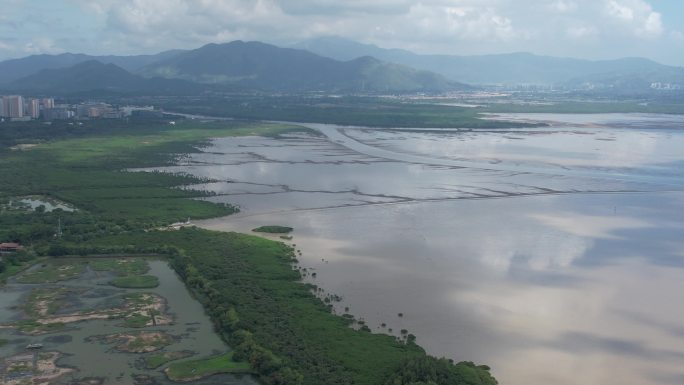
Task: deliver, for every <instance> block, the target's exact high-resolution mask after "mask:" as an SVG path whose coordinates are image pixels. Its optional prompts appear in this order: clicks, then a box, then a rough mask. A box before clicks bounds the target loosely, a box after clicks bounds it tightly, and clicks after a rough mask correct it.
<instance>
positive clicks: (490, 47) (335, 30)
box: [0, 0, 684, 66]
mask: <svg viewBox="0 0 684 385" xmlns="http://www.w3.org/2000/svg"><path fill="white" fill-rule="evenodd" d="M320 36H340V37H345V38H349V39H352V40H356V41H359V42H363V43H372V44H376V45H378V46H380V47H385V48H403V49H408V50H411V51H414V52H417V53H440V54H454V55H472V54H491V53H506V52H523V51H524V52H532V53H536V54H541V55H552V56H563V57H577V58H586V59H611V58H619V57H635V56H640V57H647V58H650V59H653V60H656V61H659V62H661V63H665V64H671V65H678V66H684V1H682V0H424V1H409V0H32V1H29V0H0V60H4V59H9V58H17V57H23V56H28V55H32V54H39V53H48V54H55V53H62V52H74V53H87V54H95V55H102V54H116V55H132V54H146V53H156V52H160V51H164V50H168V49H175V48H183V49H192V48H197V47H199V46H201V45H204V44H207V43H222V42H229V41H233V40H259V41H265V42H270V43H274V44H278V45H289V44H292V43H296V42H299V41H302V40H306V39H310V38H314V37H320Z"/></svg>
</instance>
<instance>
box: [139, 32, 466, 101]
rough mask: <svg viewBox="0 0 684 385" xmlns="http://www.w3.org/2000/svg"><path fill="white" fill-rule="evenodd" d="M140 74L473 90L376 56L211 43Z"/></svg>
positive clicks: (291, 86)
mask: <svg viewBox="0 0 684 385" xmlns="http://www.w3.org/2000/svg"><path fill="white" fill-rule="evenodd" d="M139 73H140V74H142V75H144V76H148V77H149V76H159V77H165V78H172V79H184V80H189V81H193V82H197V83H204V84H215V85H221V86H232V87H240V88H249V89H260V90H267V91H287V92H293V91H325V92H436V91H437V92H439V91H448V90H462V89H468V88H469V87H468V86H467V85H465V84H460V83H457V82H454V81H449V80H447V79H446V78H444V77H443V76H441V75H437V74H434V73H430V72H428V71H419V70H415V69H412V68H409V67H406V66H403V65H398V64H392V63H386V62H383V61H380V60H377V59H375V58H372V57H367V56H366V57H360V58H355V59H353V60H350V61H338V60H334V59H331V58H326V57H322V56H319V55H316V54H313V53H311V52H308V51H304V50H298V49H290V48H280V47H276V46H273V45H270V44H264V43H259V42H242V41H234V42H231V43H226V44H208V45H205V46H203V47H201V48H198V49H195V50H191V51H187V52H182V53H179V54H178V55H175V56H173V57H171V58H169V59H166V60H161V61H158V62H156V63H153V64H151V65H149V66H146V67H144V68H143V69H141V70H140V71H139Z"/></svg>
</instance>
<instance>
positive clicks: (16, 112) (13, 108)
mask: <svg viewBox="0 0 684 385" xmlns="http://www.w3.org/2000/svg"><path fill="white" fill-rule="evenodd" d="M6 98H7V105H5V107H7V111H6V112H5V115H6V116H7V117H9V118H22V117H24V98H23V97H21V96H19V95H10V96H6Z"/></svg>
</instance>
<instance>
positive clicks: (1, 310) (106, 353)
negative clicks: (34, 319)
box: [0, 260, 256, 385]
mask: <svg viewBox="0 0 684 385" xmlns="http://www.w3.org/2000/svg"><path fill="white" fill-rule="evenodd" d="M149 264H150V272H149V274H151V275H155V276H157V277H158V278H159V286H158V287H157V288H154V289H145V290H133V289H130V290H126V289H116V288H113V287H111V286H108V285H107V284H106V283H107V282H108V281H109V280H110V279H111V277H112V275H111V274H109V273H102V272H95V271H92V270H88V271H86V273H84V274H83V275H82V276H80V277H79V278H77V279H74V280H70V281H64V282H61V283H60V284H59V285H65V286H68V287H74V288H82V289H84V294H83V295H81V296H79V298H78V299H77V302H76V304H75V306H76V307H77V309H71V310H72V311H73V310H85V309H93V308H97V307H100V308H102V307H103V304H106V303H111V301H113V300H114V299H115V297H117V296H118V295H121V294H122V293H126V292H152V293H157V294H159V295H160V296H162V297H163V298H165V299H166V300H167V306H168V311H169V312H170V313H171V314H173V318H174V322H173V324H172V325H163V326H155V327H146V328H142V329H140V328H126V327H123V326H120V323H121V320H90V321H83V322H77V323H72V324H68V326H69V329H67V330H64V331H60V332H57V333H52V334H46V335H41V336H24V335H20V334H18V333H15V332H13V331H12V330H7V329H5V330H3V329H0V338H5V339H7V340H10V343H9V344H8V345H6V346H5V347H2V348H0V357H7V356H10V355H12V354H16V353H20V352H23V351H25V349H24V348H25V346H26V345H27V344H29V343H42V344H43V345H44V346H45V347H44V349H43V350H45V351H59V352H62V353H64V354H65V356H64V357H63V358H61V359H60V360H59V361H58V362H59V364H60V365H65V366H69V367H74V368H77V369H78V371H77V372H76V373H73V374H70V375H67V376H64V377H63V378H61V379H59V380H58V381H57V382H56V383H58V384H68V383H69V382H70V381H72V380H73V379H76V378H85V377H104V378H105V382H104V384H105V385H132V384H133V380H132V377H131V376H132V375H133V374H148V375H151V376H152V377H154V379H155V380H156V381H157V382H158V383H161V384H171V383H172V382H171V381H168V380H167V379H166V377H165V375H164V374H163V373H162V372H161V369H162V368H163V367H162V368H160V369H159V370H146V369H144V365H143V363H142V358H143V357H144V356H145V355H144V354H135V353H123V352H118V351H116V350H115V349H114V345H113V344H104V343H100V342H98V341H88V340H87V338H88V337H91V336H99V335H107V334H113V333H121V332H126V331H157V330H158V331H164V332H167V333H169V334H171V335H173V336H177V337H178V339H177V340H176V342H174V343H173V344H171V345H169V346H168V347H166V348H164V349H163V350H161V351H176V350H191V351H194V352H195V353H196V354H195V355H194V356H192V357H190V358H189V359H197V358H202V357H207V356H211V355H215V354H220V353H224V352H226V351H227V350H229V348H228V347H227V346H226V345H225V344H224V343H223V342H222V341H221V339H220V338H219V337H218V335H217V334H216V333H214V331H213V326H212V323H211V321H210V319H209V317H208V316H207V315H206V314H205V313H204V310H203V308H202V305H201V304H200V303H199V302H197V301H196V300H195V299H193V298H192V296H191V295H190V293H189V292H188V291H187V289H186V288H185V286H184V285H183V283H182V282H181V281H180V280H179V278H178V277H177V276H176V274H175V273H174V272H173V270H171V268H169V266H168V265H167V263H166V262H164V261H159V260H151V261H150V262H149ZM37 286H38V285H22V284H17V283H10V284H9V285H7V286H6V287H5V288H2V289H1V291H0V294H1V295H0V299H1V302H0V314H2V315H3V316H4V317H3V319H2V320H0V321H5V320H6V318H8V317H7V316H9V317H11V318H12V319H15V318H16V317H19V316H20V315H21V303H23V297H22V296H21V294H22V293H23V295H27V294H28V292H29V291H30V290H31V289H32V288H34V287H37ZM50 286H57V285H50ZM158 352H159V351H158ZM155 353H157V352H155ZM152 354H154V353H152ZM191 383H192V384H197V385H199V384H207V385H209V384H256V382H255V381H254V380H252V379H251V378H249V377H242V378H237V377H235V376H229V375H220V376H213V377H210V378H207V379H205V380H203V381H195V382H191Z"/></svg>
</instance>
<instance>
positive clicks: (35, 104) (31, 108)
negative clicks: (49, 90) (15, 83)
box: [26, 99, 40, 119]
mask: <svg viewBox="0 0 684 385" xmlns="http://www.w3.org/2000/svg"><path fill="white" fill-rule="evenodd" d="M26 113H27V114H28V116H30V117H31V119H38V118H39V117H40V100H38V99H29V100H28V102H27V103H26Z"/></svg>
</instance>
